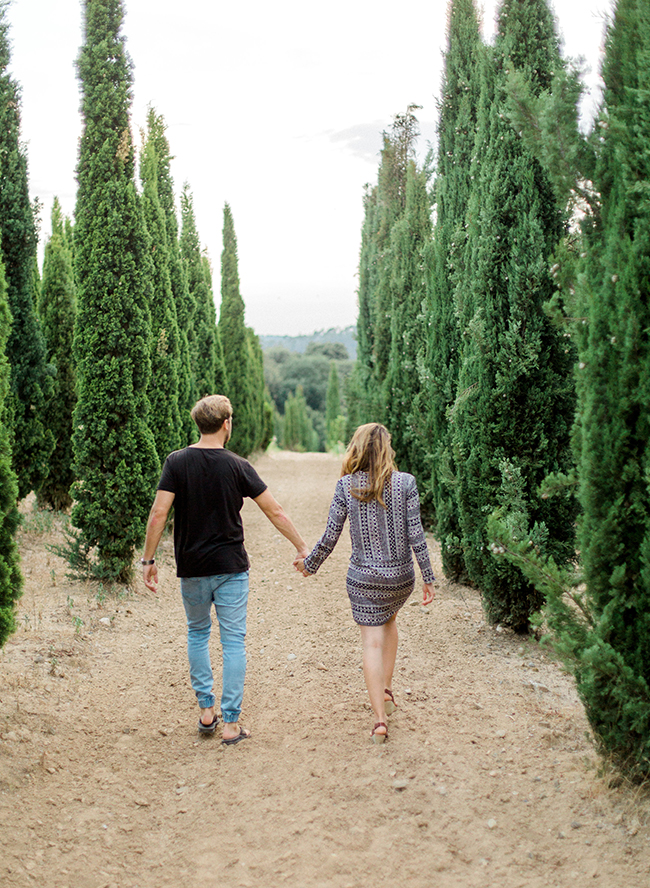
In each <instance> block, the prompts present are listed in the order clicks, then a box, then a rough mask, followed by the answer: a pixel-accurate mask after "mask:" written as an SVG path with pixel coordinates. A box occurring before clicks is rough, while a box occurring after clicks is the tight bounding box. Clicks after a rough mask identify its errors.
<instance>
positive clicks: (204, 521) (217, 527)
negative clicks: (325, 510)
mask: <svg viewBox="0 0 650 888" xmlns="http://www.w3.org/2000/svg"><path fill="white" fill-rule="evenodd" d="M192 418H193V419H194V421H195V422H196V424H197V426H198V428H199V431H200V433H201V438H200V440H199V441H198V442H197V443H196V444H193V445H190V446H189V447H186V448H184V449H183V450H178V451H175V452H174V453H172V454H170V455H169V456H168V457H167V460H166V461H165V466H164V468H163V472H162V477H161V480H160V483H159V485H158V491H157V493H156V499H155V500H154V504H153V506H152V509H151V513H150V516H149V522H148V525H147V538H146V541H145V548H144V553H143V557H142V559H141V561H142V564H143V571H144V574H143V579H144V582H145V585H146V586H147V588H149V589H151V590H153V591H156V588H157V581H158V577H157V569H156V564H155V558H154V555H155V551H156V548H157V545H158V542H159V540H160V537H161V535H162V532H163V529H164V527H165V524H166V521H167V517H168V514H169V511H170V509H171V506H172V505H173V506H174V550H175V556H176V565H177V574H178V576H179V577H180V578H181V593H182V597H183V605H184V608H185V613H186V617H187V628H188V643H187V648H188V657H189V661H190V678H191V682H192V687H193V689H194V692H195V694H196V697H197V700H198V703H199V707H200V709H201V715H200V718H199V731H200V732H201V733H204V734H209V733H214V731H215V729H216V727H217V724H218V716H217V714H216V711H215V697H214V694H213V692H212V684H213V680H212V669H211V665H210V654H209V649H208V642H209V638H210V631H211V626H212V607H213V606H214V607H215V611H216V615H217V620H218V622H219V630H220V637H221V645H222V660H223V677H222V696H221V712H222V716H223V721H224V725H223V732H222V743H224V744H227V745H230V744H235V743H238V742H240V741H241V740H245V739H247V738H248V737H250V732H249V731H247V730H245V729H244V728H242V727H240V725H239V723H238V719H239V716H240V713H241V703H242V698H243V690H244V677H245V672H246V650H245V636H246V605H247V600H248V557H247V555H246V552H245V549H244V545H243V542H244V535H243V526H242V522H241V517H240V514H239V513H240V510H241V507H242V505H243V498H244V497H245V496H248V497H251V498H252V499H253V501H254V502H255V503H256V504H257V505H258V506H259V507H260V509H262V511H263V512H264V514H265V515H266V517H267V518H268V519H269V520H270V521H271V523H272V524H273V525H274V526H275V527H276V528H277V529H278V530H279V531H280V532H281V533H282V534H283V535H284V536H285V537H286V538H287V539H288V540H290V542H292V543H293V544H294V546H295V547H296V551H297V553H298V555H297V557H296V558H295V560H294V562H293V563H294V566H295V567H296V569H297V570H298V571H300V572H301V573H302V574H303V576H306V577H308V576H310V575H311V574H314V573H316V571H317V570H318V568H319V567H320V566H321V564H322V563H323V561H324V560H325V559H326V558H327V556H328V555H329V554H330V553H331V552H332V550H333V549H334V546H335V545H336V543H337V541H338V539H339V536H340V535H341V531H342V530H343V525H344V524H345V520H346V518H347V519H348V520H349V527H350V538H351V542H352V555H351V557H350V565H349V568H348V574H347V592H348V596H349V598H350V604H351V606H352V616H353V618H354V620H355V622H356V623H357V624H358V625H359V627H360V629H361V640H362V646H363V674H364V678H365V681H366V686H367V688H368V694H369V697H370V705H371V707H372V710H373V714H374V727H373V729H372V731H371V734H370V737H371V739H372V741H373V742H374V743H383V742H384V741H385V740H386V738H387V736H388V726H387V723H386V716H387V715H389V714H390V713H391V712H393V710H394V709H395V700H394V696H393V691H392V679H393V670H394V668H395V658H396V655H397V643H398V634H397V624H396V622H395V618H396V616H397V613H398V611H399V610H400V608H401V607H402V605H403V604H404V603H405V602H406V600H407V599H408V597H409V596H410V594H411V593H412V591H413V589H414V586H415V571H414V568H413V559H412V554H411V553H412V552H413V553H414V554H415V557H416V560H417V562H418V565H419V568H420V571H421V573H422V579H423V596H422V603H423V605H427V604H430V603H431V602H432V601H433V598H434V595H435V591H434V587H433V581H434V577H433V572H432V570H431V562H430V560H429V553H428V550H427V544H426V539H425V536H424V530H423V528H422V521H421V518H420V501H419V497H418V491H417V486H416V482H415V478H414V477H413V476H412V475H409V474H406V473H404V472H398V471H397V468H396V466H395V462H394V453H393V450H392V448H391V443H390V434H389V433H388V430H387V429H386V428H385V427H384V426H383V425H380V424H379V423H368V424H366V425H362V426H360V427H359V428H358V429H357V430H356V432H355V433H354V435H353V437H352V440H351V441H350V444H349V446H348V448H347V450H346V452H345V455H344V457H343V465H342V470H341V477H340V478H339V480H338V482H337V485H336V489H335V491H334V497H333V499H332V503H331V506H330V510H329V515H328V518H327V525H326V528H325V532H324V533H323V535H322V537H321V538H320V540H319V541H318V542H317V543H316V545H315V546H314V548H313V550H312V551H311V552H310V553H309V554H306V553H307V552H308V549H307V546H306V545H305V543H304V540H303V539H302V537H301V536H300V534H299V533H298V532H297V530H296V529H295V527H294V525H293V523H292V521H291V519H290V518H289V516H288V515H287V514H286V513H285V512H284V510H283V509H282V507H281V506H280V504H279V503H278V502H277V501H276V500H275V499H274V497H273V496H272V494H271V493H270V491H269V490H268V488H267V486H266V485H265V484H264V482H263V481H262V479H261V478H260V477H259V475H258V474H257V472H256V471H255V469H254V468H253V467H252V466H251V464H250V463H249V462H247V460H244V459H242V458H241V457H239V456H237V455H236V454H234V453H231V452H230V451H228V450H226V449H225V444H226V443H227V442H228V440H229V438H230V435H231V432H232V423H233V416H232V407H231V405H230V401H229V400H228V398H225V397H224V396H222V395H210V396H208V397H206V398H202V399H201V400H200V401H199V402H198V403H197V404H196V405H195V407H194V408H193V410H192Z"/></svg>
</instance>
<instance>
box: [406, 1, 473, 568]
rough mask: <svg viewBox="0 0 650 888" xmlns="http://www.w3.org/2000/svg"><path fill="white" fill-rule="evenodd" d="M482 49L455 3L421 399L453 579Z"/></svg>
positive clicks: (460, 560)
mask: <svg viewBox="0 0 650 888" xmlns="http://www.w3.org/2000/svg"><path fill="white" fill-rule="evenodd" d="M482 52H483V47H482V44H481V38H480V33H479V25H478V18H477V14H476V8H475V5H474V0H451V3H450V9H449V32H448V43H447V52H446V55H445V69H444V80H443V87H442V98H441V101H440V123H439V130H438V131H439V138H438V154H437V168H436V179H435V190H434V201H435V208H436V227H435V233H434V238H433V240H432V242H431V244H430V247H429V249H428V250H427V251H426V253H425V259H424V262H425V267H426V271H427V280H428V285H427V305H428V310H427V318H426V343H425V356H424V366H423V368H422V372H421V376H422V377H423V378H422V390H423V394H422V395H421V397H420V399H419V400H418V402H417V403H418V406H419V407H420V408H421V412H422V413H423V414H424V417H425V421H426V423H427V430H428V437H429V441H430V442H431V443H430V448H429V464H430V467H431V468H430V480H429V483H428V484H427V485H426V486H425V485H422V486H423V487H424V488H425V489H426V488H428V491H429V496H430V498H431V500H432V506H433V510H434V513H435V525H436V537H437V538H438V540H439V541H440V547H441V553H442V564H443V569H444V571H445V574H446V575H447V576H448V577H450V578H452V579H459V578H461V577H464V576H465V559H464V557H463V550H462V546H461V529H460V522H459V516H458V507H457V504H456V497H455V494H454V487H453V485H454V479H455V468H454V458H453V449H452V447H451V431H452V430H451V427H450V425H449V420H448V411H449V409H450V407H451V405H452V404H453V403H454V399H455V397H456V384H457V380H458V354H459V344H460V331H459V327H458V321H457V318H456V311H455V301H454V291H455V288H456V285H457V283H458V281H459V280H461V279H462V264H461V263H462V259H463V255H464V247H465V237H466V227H465V222H466V212H467V204H468V201H469V195H470V191H471V187H472V158H473V153H474V144H475V142H476V135H477V113H478V101H479V94H480V88H481V77H480V72H481V54H482Z"/></svg>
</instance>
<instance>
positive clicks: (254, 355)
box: [246, 327, 273, 452]
mask: <svg viewBox="0 0 650 888" xmlns="http://www.w3.org/2000/svg"><path fill="white" fill-rule="evenodd" d="M246 337H247V344H248V366H249V370H250V380H251V416H252V420H253V431H254V435H253V441H254V443H253V450H261V451H262V452H263V451H265V450H266V448H267V447H268V446H269V444H270V443H271V439H272V437H273V406H272V404H271V396H270V395H269V393H268V390H267V388H266V383H265V381H264V353H263V352H262V344H261V343H260V338H259V336H258V335H257V334H256V333H255V331H254V330H253V329H252V327H246Z"/></svg>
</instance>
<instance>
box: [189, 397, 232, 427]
mask: <svg viewBox="0 0 650 888" xmlns="http://www.w3.org/2000/svg"><path fill="white" fill-rule="evenodd" d="M190 416H191V417H192V419H193V420H194V422H195V423H196V424H197V426H198V429H199V431H200V432H201V434H202V435H214V433H215V432H218V431H219V429H220V428H221V426H222V425H223V424H224V422H225V421H226V420H227V419H230V417H231V416H232V404H231V403H230V401H229V399H228V398H226V396H225V395H206V397H205V398H201V400H200V401H197V402H196V404H195V405H194V407H192V412H191V413H190Z"/></svg>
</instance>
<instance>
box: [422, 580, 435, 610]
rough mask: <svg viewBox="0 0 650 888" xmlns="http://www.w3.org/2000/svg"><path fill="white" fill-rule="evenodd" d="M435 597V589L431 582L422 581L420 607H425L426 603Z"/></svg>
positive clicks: (429, 602)
mask: <svg viewBox="0 0 650 888" xmlns="http://www.w3.org/2000/svg"><path fill="white" fill-rule="evenodd" d="M435 597H436V590H435V589H434V587H433V583H423V584H422V607H426V606H427V604H431V602H432V601H433V599H434V598H435Z"/></svg>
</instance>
